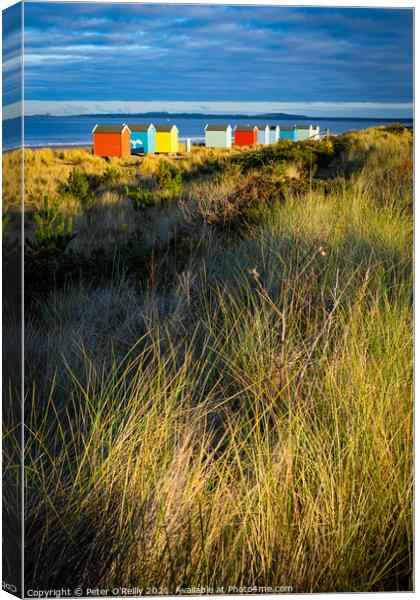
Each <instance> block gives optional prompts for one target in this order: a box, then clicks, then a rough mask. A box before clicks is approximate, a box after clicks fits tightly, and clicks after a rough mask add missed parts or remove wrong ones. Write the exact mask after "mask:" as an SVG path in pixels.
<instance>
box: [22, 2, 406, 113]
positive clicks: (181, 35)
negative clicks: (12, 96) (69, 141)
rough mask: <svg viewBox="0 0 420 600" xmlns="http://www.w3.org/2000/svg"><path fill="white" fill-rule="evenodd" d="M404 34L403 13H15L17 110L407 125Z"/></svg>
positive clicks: (116, 8)
mask: <svg viewBox="0 0 420 600" xmlns="http://www.w3.org/2000/svg"><path fill="white" fill-rule="evenodd" d="M412 28H413V21H412V11H411V10H404V9H401V10H394V9H388V10H386V9H345V8H342V9H339V8H312V9H311V8H298V7H263V6H216V5H213V6H211V5H175V6H174V5H153V4H147V5H139V4H137V5H133V4H97V3H61V4H59V3H50V2H48V3H35V2H26V3H25V100H26V101H27V103H26V105H27V109H28V110H29V111H32V112H45V111H46V110H48V111H49V112H53V113H54V112H57V113H60V114H66V113H71V112H80V110H81V109H82V108H83V110H84V112H90V111H93V110H98V111H102V109H103V110H106V111H109V112H113V111H114V110H115V111H118V110H121V108H123V109H124V108H125V109H128V110H131V109H135V108H136V107H137V108H141V107H143V108H146V109H150V110H153V109H165V108H166V109H168V110H171V109H175V110H182V109H183V110H188V109H190V110H194V109H195V110H213V111H218V110H219V111H223V110H226V107H230V106H236V105H237V106H238V107H239V109H241V108H242V109H244V110H246V109H247V108H248V110H249V111H253V112H255V111H258V110H260V109H261V110H275V109H276V108H277V107H281V108H284V109H286V112H295V113H297V114H302V113H306V114H311V115H315V116H316V115H320V114H321V113H322V111H323V110H324V112H325V111H327V112H330V113H331V111H333V113H334V115H337V116H339V115H340V114H343V115H348V114H350V113H351V114H354V115H359V114H364V113H365V112H366V111H365V110H364V108H366V110H368V111H369V110H370V111H373V112H374V113H375V114H377V115H378V116H388V115H387V113H390V116H397V115H400V116H406V115H407V114H408V113H409V112H410V110H411V108H410V103H411V102H412V95H413V81H412V79H413V64H412V52H413V49H412ZM28 101H29V102H28ZM365 103H368V104H366V105H365ZM293 107H297V108H296V110H293ZM281 108H280V110H281ZM407 111H408V112H407ZM391 113H392V114H391ZM371 114H372V113H369V116H371Z"/></svg>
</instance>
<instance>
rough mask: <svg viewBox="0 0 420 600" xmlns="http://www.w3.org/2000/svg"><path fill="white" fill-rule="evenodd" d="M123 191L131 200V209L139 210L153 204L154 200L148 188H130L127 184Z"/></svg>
mask: <svg viewBox="0 0 420 600" xmlns="http://www.w3.org/2000/svg"><path fill="white" fill-rule="evenodd" d="M124 193H125V195H126V196H127V198H129V199H130V200H131V206H132V208H133V210H135V211H137V212H141V211H143V210H146V208H149V207H150V206H153V205H154V204H155V200H154V197H153V194H152V192H151V191H150V190H130V189H129V188H128V186H125V187H124Z"/></svg>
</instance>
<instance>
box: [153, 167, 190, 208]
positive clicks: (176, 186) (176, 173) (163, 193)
mask: <svg viewBox="0 0 420 600" xmlns="http://www.w3.org/2000/svg"><path fill="white" fill-rule="evenodd" d="M157 181H158V184H159V187H160V190H159V196H160V197H161V198H165V199H170V198H174V197H175V196H179V195H180V194H181V193H182V190H183V187H184V184H183V179H182V171H181V169H179V167H177V166H176V165H173V164H172V163H170V162H168V161H162V162H161V163H160V165H159V170H158V172H157Z"/></svg>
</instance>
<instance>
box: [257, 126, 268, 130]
mask: <svg viewBox="0 0 420 600" xmlns="http://www.w3.org/2000/svg"><path fill="white" fill-rule="evenodd" d="M267 127H268V125H257V129H258V131H265V130H266V129H267Z"/></svg>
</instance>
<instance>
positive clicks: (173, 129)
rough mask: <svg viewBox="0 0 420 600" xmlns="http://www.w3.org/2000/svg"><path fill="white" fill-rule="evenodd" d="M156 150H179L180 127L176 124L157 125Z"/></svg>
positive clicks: (167, 151) (168, 151) (163, 151)
mask: <svg viewBox="0 0 420 600" xmlns="http://www.w3.org/2000/svg"><path fill="white" fill-rule="evenodd" d="M155 152H162V153H170V152H178V127H177V126H176V125H156V147H155Z"/></svg>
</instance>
